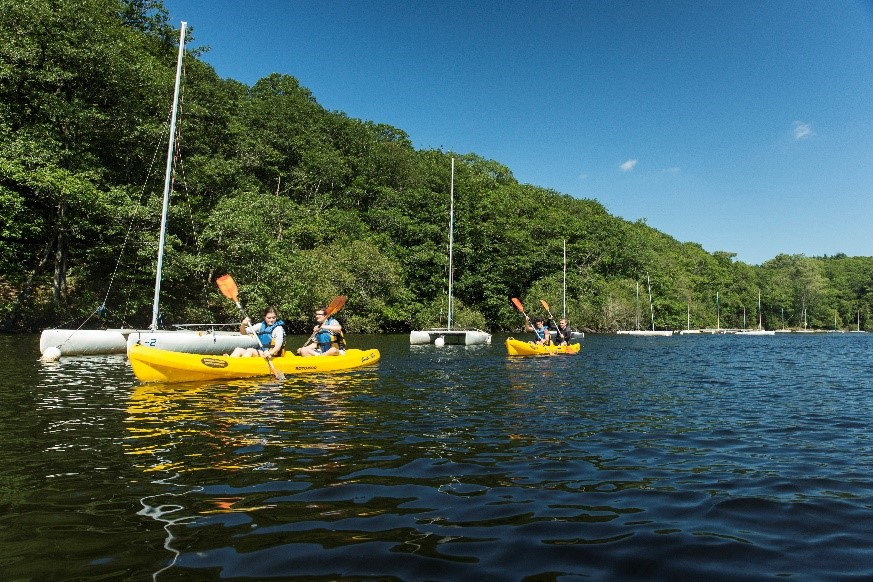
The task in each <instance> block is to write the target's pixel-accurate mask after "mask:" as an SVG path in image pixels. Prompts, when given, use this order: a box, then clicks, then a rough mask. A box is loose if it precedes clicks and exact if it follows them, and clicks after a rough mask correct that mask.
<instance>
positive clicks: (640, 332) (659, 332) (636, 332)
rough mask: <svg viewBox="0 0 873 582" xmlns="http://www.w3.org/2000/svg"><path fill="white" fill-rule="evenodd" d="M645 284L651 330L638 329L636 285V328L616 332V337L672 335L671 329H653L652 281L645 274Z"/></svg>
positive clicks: (638, 302) (638, 285)
mask: <svg viewBox="0 0 873 582" xmlns="http://www.w3.org/2000/svg"><path fill="white" fill-rule="evenodd" d="M646 282H647V283H648V288H649V313H650V314H651V318H652V329H640V284H639V283H637V328H636V329H628V330H621V331H618V332H616V333H618V335H641V336H653V337H657V336H671V335H673V330H672V329H655V307H654V305H653V303H652V280H651V279H650V278H649V274H648V273H646Z"/></svg>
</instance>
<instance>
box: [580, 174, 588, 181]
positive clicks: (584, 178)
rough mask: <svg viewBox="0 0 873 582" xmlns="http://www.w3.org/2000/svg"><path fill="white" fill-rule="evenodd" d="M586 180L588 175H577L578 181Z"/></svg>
mask: <svg viewBox="0 0 873 582" xmlns="http://www.w3.org/2000/svg"><path fill="white" fill-rule="evenodd" d="M587 179H588V174H579V181H580V182H584V181H585V180H587Z"/></svg>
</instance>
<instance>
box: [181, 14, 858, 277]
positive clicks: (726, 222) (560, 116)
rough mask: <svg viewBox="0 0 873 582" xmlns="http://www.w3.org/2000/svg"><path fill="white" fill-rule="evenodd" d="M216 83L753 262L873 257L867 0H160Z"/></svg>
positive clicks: (710, 249) (712, 250) (709, 249)
mask: <svg viewBox="0 0 873 582" xmlns="http://www.w3.org/2000/svg"><path fill="white" fill-rule="evenodd" d="M165 5H166V6H167V8H168V9H169V10H170V17H171V22H172V23H173V24H174V25H176V26H178V25H179V22H180V21H182V20H185V21H187V22H188V25H189V26H191V27H193V29H194V37H195V40H194V42H193V43H192V45H191V46H192V47H198V46H200V47H202V46H208V47H210V50H209V52H207V53H206V54H205V55H204V56H203V59H204V60H205V61H206V62H208V63H209V64H211V65H212V66H213V67H214V68H215V70H216V72H217V73H218V75H220V76H221V77H225V78H228V77H229V78H233V79H236V80H238V81H241V82H243V83H245V84H247V85H253V84H254V83H255V82H257V80H258V79H261V78H263V77H265V76H267V75H269V74H271V73H274V72H277V73H284V74H288V75H292V76H294V77H296V78H297V79H299V80H300V83H301V84H302V85H303V86H305V87H307V88H309V89H310V90H311V91H312V92H313V94H314V95H315V97H316V99H317V100H318V102H319V103H320V104H321V105H322V106H323V107H325V108H327V109H330V110H335V111H342V112H344V113H346V114H347V115H348V116H350V117H354V118H359V119H365V120H369V121H373V122H376V123H387V124H390V125H393V126H395V127H398V128H400V129H402V130H404V131H405V132H406V133H407V134H408V135H409V136H410V139H411V140H412V142H413V144H415V146H416V147H417V148H440V149H443V150H445V151H451V152H458V153H470V152H472V153H476V154H479V155H481V156H483V157H485V158H488V159H493V160H496V161H498V162H500V163H502V164H504V165H506V166H507V167H509V168H510V169H511V170H512V172H513V174H514V175H515V177H516V178H517V179H518V180H519V181H520V182H523V183H529V184H534V185H537V186H541V187H545V188H550V189H553V190H556V191H558V192H561V193H564V194H569V195H571V196H574V197H578V198H592V199H595V200H597V201H599V202H600V203H602V204H603V205H604V206H605V207H606V208H607V209H608V210H609V212H610V213H612V214H614V215H616V216H620V217H622V218H625V219H627V220H632V221H633V220H638V219H644V220H645V221H646V222H647V223H648V224H649V225H650V226H652V227H654V228H657V229H658V230H661V231H663V232H665V233H667V234H669V235H670V236H673V237H675V238H676V239H678V240H680V241H692V242H696V243H700V244H701V245H703V248H704V249H706V250H707V251H710V252H714V251H729V252H734V253H736V254H737V259H738V260H741V261H745V262H747V263H751V264H760V263H762V262H764V261H767V260H769V259H771V258H773V257H774V256H776V255H777V254H779V253H789V254H795V253H802V254H805V255H807V256H821V255H833V254H836V253H840V252H843V253H846V254H848V255H853V256H873V225H871V218H873V2H871V1H870V0H867V1H863V2H862V1H858V0H854V1H839V0H835V1H821V2H819V1H805V0H796V1H795V0H785V1H780V2H766V1H765V2H755V1H742V0H741V1H739V2H727V1H714V2H704V1H687V2H686V1H670V2H643V1H639V2H630V1H614V2H602V1H594V0H592V1H584V0H577V1H572V0H555V1H548V0H546V1H540V2H536V1H529V2H518V1H506V2H485V1H481V0H466V1H462V0H441V1H438V2H437V1H433V2H431V1H423V0H422V1H416V0H396V1H395V0H371V1H362V0H330V1H323V2H319V1H313V0H309V1H306V2H303V1H297V0H285V1H279V0H276V1H271V2H267V1H257V0H252V1H245V2H241V1H239V0H237V1H227V0H165Z"/></svg>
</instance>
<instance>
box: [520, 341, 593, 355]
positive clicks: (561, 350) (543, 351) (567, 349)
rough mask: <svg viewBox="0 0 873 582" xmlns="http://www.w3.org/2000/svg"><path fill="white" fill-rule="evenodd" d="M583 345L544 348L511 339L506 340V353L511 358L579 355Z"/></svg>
mask: <svg viewBox="0 0 873 582" xmlns="http://www.w3.org/2000/svg"><path fill="white" fill-rule="evenodd" d="M581 348H582V344H569V345H566V346H556V345H551V346H542V345H538V344H531V343H528V342H525V341H521V340H517V339H515V338H509V339H507V340H506V353H507V354H509V355H510V356H548V355H553V354H568V355H571V354H578V353H579V350H580V349H581Z"/></svg>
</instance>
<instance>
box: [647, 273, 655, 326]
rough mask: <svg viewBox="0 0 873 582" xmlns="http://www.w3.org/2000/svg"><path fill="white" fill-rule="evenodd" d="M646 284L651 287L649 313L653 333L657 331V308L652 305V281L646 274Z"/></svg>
mask: <svg viewBox="0 0 873 582" xmlns="http://www.w3.org/2000/svg"><path fill="white" fill-rule="evenodd" d="M646 283H648V286H649V313H651V315H652V331H655V306H654V305H652V280H651V279H649V274H648V273H646Z"/></svg>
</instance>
